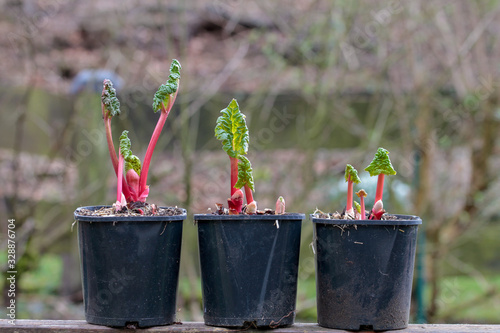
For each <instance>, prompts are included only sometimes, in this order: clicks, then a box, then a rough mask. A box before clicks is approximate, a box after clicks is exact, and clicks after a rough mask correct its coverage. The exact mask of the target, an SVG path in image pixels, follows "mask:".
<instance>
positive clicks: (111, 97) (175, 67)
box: [101, 59, 181, 213]
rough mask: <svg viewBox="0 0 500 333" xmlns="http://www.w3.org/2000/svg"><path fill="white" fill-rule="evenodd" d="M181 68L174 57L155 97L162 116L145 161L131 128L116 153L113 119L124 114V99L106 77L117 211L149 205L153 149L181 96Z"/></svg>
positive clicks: (104, 107) (106, 119) (106, 120)
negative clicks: (136, 150) (134, 145)
mask: <svg viewBox="0 0 500 333" xmlns="http://www.w3.org/2000/svg"><path fill="white" fill-rule="evenodd" d="M180 70H181V65H180V63H179V62H178V61H177V60H175V59H174V60H173V61H172V64H171V65H170V75H169V77H168V80H167V81H166V82H165V84H162V85H161V86H160V87H159V88H158V91H157V92H156V93H155V95H154V97H153V111H154V112H155V113H156V112H160V117H159V119H158V122H157V124H156V127H155V129H154V131H153V134H152V136H151V139H150V141H149V145H148V148H147V150H146V155H145V156H144V161H143V163H142V164H141V161H140V159H139V158H138V157H137V156H135V155H134V154H132V151H131V142H130V139H129V137H128V131H127V130H125V131H123V132H122V134H121V136H120V145H119V148H118V155H117V154H116V150H115V146H114V144H113V136H112V132H111V119H112V118H113V117H114V116H118V115H120V102H119V100H118V98H117V97H116V90H115V89H114V88H113V84H112V82H111V81H110V80H104V82H103V90H102V96H101V109H102V117H103V120H104V126H105V130H106V140H107V143H108V150H109V155H110V157H111V163H112V165H113V168H114V170H115V174H116V176H117V193H116V202H115V204H114V205H113V206H114V208H115V211H116V212H120V211H122V210H123V209H124V208H125V207H128V208H137V210H138V211H139V212H141V213H143V211H142V210H141V209H140V207H141V206H144V205H145V202H146V199H147V197H148V195H149V186H148V185H147V177H148V171H149V168H150V165H151V159H152V156H153V151H154V149H155V147H156V144H157V142H158V138H159V137H160V133H161V131H162V129H163V126H164V125H165V121H166V120H167V117H168V115H169V113H170V110H171V109H172V106H173V105H174V102H175V98H176V97H177V92H178V91H179V81H180V78H181V76H180Z"/></svg>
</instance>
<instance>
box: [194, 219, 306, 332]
mask: <svg viewBox="0 0 500 333" xmlns="http://www.w3.org/2000/svg"><path fill="white" fill-rule="evenodd" d="M304 217H305V215H304V214H284V215H209V214H196V215H194V220H195V223H197V224H198V245H199V254H200V267H201V278H202V292H203V313H204V320H205V324H206V325H210V326H221V327H244V328H252V327H253V328H261V327H266V328H275V327H281V326H288V325H292V324H293V323H294V320H295V303H296V297H297V275H298V265H299V249H300V233H301V228H302V221H303V219H304Z"/></svg>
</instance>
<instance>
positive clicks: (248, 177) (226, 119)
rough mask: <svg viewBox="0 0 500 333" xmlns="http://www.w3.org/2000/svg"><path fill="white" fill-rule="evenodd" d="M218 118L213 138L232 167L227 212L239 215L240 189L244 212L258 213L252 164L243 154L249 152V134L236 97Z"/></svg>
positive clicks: (240, 205)
mask: <svg viewBox="0 0 500 333" xmlns="http://www.w3.org/2000/svg"><path fill="white" fill-rule="evenodd" d="M221 113H222V115H221V116H220V117H219V118H218V119H217V124H216V126H215V137H216V138H217V139H218V140H220V141H221V142H222V148H223V149H224V151H225V152H226V153H227V155H228V156H229V161H230V166H231V197H230V198H229V199H227V203H228V207H229V214H233V215H234V214H239V213H241V211H242V208H243V191H242V190H241V188H244V190H245V197H246V202H247V206H246V213H249V214H255V213H256V212H257V202H256V201H255V200H254V199H253V191H255V187H254V182H253V176H252V165H251V164H250V160H248V158H247V157H246V156H245V155H246V154H247V152H248V145H249V142H250V137H249V134H248V127H247V124H246V121H245V115H244V114H243V113H242V112H241V111H240V107H239V105H238V102H237V101H236V99H233V100H232V101H231V102H230V103H229V105H228V106H227V107H226V108H225V109H223V110H222V111H221Z"/></svg>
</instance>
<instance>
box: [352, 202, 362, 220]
mask: <svg viewBox="0 0 500 333" xmlns="http://www.w3.org/2000/svg"><path fill="white" fill-rule="evenodd" d="M353 204H354V219H355V220H361V205H360V204H359V203H358V202H357V201H354V202H353Z"/></svg>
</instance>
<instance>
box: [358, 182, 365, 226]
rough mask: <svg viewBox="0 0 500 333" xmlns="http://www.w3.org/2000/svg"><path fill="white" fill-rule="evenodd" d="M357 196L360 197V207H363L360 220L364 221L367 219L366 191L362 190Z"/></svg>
mask: <svg viewBox="0 0 500 333" xmlns="http://www.w3.org/2000/svg"><path fill="white" fill-rule="evenodd" d="M356 195H357V196H358V197H359V205H360V206H361V212H360V220H364V219H366V208H365V197H366V196H367V193H366V191H365V190H363V189H361V190H359V191H358V192H356Z"/></svg>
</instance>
